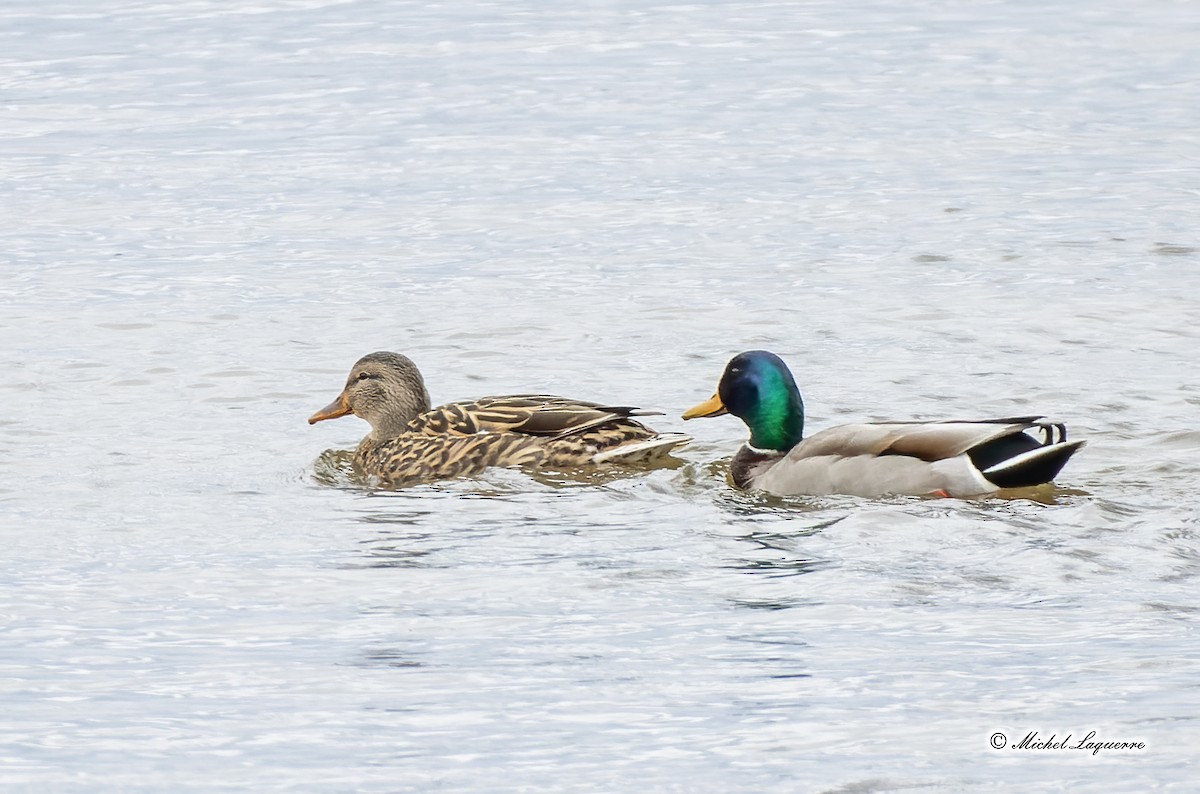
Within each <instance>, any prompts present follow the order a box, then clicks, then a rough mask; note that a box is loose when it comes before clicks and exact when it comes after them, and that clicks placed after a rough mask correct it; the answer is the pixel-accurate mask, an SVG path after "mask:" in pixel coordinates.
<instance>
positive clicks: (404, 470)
mask: <svg viewBox="0 0 1200 794" xmlns="http://www.w3.org/2000/svg"><path fill="white" fill-rule="evenodd" d="M346 414H354V415H355V416H357V417H359V418H361V419H365V420H366V421H367V422H368V423H370V425H371V432H370V433H368V434H367V436H366V437H365V438H364V439H363V440H362V441H361V442H360V443H359V445H358V448H357V449H356V450H355V451H354V467H355V469H356V470H357V471H358V472H359V473H360V474H364V475H367V476H372V477H377V478H378V479H379V481H380V482H381V483H382V484H385V485H405V484H410V483H416V482H428V481H430V480H437V479H442V478H446V477H458V476H464V475H473V474H478V473H480V472H482V471H483V470H484V469H486V468H488V467H489V466H528V467H534V468H536V467H539V466H540V467H545V468H551V469H571V468H576V467H579V466H584V465H589V464H595V463H609V462H619V463H635V462H641V461H649V460H655V459H657V458H660V457H664V456H666V455H667V454H668V453H669V452H670V451H671V450H672V449H674V448H675V447H677V446H680V445H682V444H686V443H687V442H688V441H691V437H690V436H686V435H684V434H682V433H656V432H655V431H653V430H651V429H650V428H648V427H646V426H645V425H643V424H641V423H639V422H635V421H634V420H633V419H630V417H631V416H645V415H651V414H654V412H653V411H641V410H638V409H636V408H630V407H625V406H621V407H615V406H609V405H602V404H600V403H592V402H583V401H582V400H568V399H565V398H563V397H550V396H546V395H540V394H539V395H535V394H518V395H513V396H509V397H481V398H480V399H478V400H470V401H466V402H453V403H447V404H446V405H442V406H440V407H438V408H433V409H430V407H429V392H428V391H426V390H425V381H424V380H423V379H422V378H421V373H420V372H419V371H417V367H416V365H415V364H413V363H412V361H411V360H410V359H409V358H408V357H407V356H402V355H400V354H399V353H371V354H370V355H366V356H363V357H362V358H360V359H359V360H358V362H357V363H356V364H355V365H354V369H352V370H350V376H349V377H348V378H347V379H346V387H345V388H344V389H342V393H341V394H339V395H338V398H337V399H336V400H334V401H333V402H332V403H330V404H329V405H327V406H325V407H324V408H322V409H321V410H320V411H317V412H316V413H315V414H313V415H312V416H310V417H309V419H308V423H309V424H310V425H311V424H315V423H317V422H320V421H322V420H324V419H335V418H337V417H339V416H345V415H346Z"/></svg>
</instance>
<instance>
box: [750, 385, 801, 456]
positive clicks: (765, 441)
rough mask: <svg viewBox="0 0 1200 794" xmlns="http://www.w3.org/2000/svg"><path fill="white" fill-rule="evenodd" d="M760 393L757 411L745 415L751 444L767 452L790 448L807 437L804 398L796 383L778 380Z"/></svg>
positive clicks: (784, 450)
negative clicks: (801, 396) (779, 381)
mask: <svg viewBox="0 0 1200 794" xmlns="http://www.w3.org/2000/svg"><path fill="white" fill-rule="evenodd" d="M774 385H775V388H770V389H764V390H762V391H760V393H759V401H758V404H757V405H756V406H755V407H754V412H753V413H752V414H750V415H749V416H746V417H744V420H745V422H746V425H747V426H748V427H749V428H750V446H752V447H754V448H755V449H757V450H762V451H764V452H787V451H788V450H789V449H791V448H792V447H794V446H796V445H797V444H799V443H800V439H801V438H803V437H804V401H803V400H802V399H800V392H799V390H797V389H796V386H795V384H794V383H777V384H774Z"/></svg>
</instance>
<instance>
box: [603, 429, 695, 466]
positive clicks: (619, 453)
mask: <svg viewBox="0 0 1200 794" xmlns="http://www.w3.org/2000/svg"><path fill="white" fill-rule="evenodd" d="M691 440H692V437H691V436H689V435H687V434H685V433H659V434H658V435H657V436H655V437H654V438H648V439H645V440H644V441H634V442H633V443H630V444H621V445H620V446H616V447H612V448H611V449H605V450H601V451H600V452H597V453H596V454H595V455H593V456H592V462H593V463H647V462H650V461H655V460H658V459H660V458H664V457H666V456H667V455H670V454H671V452H672V451H673V450H674V449H676V448H677V447H682V446H683V445H684V444H687V443H688V442H690V441H691Z"/></svg>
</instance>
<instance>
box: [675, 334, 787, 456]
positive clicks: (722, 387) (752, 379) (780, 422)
mask: <svg viewBox="0 0 1200 794" xmlns="http://www.w3.org/2000/svg"><path fill="white" fill-rule="evenodd" d="M726 413H730V414H733V415H734V416H736V417H737V418H738V419H741V420H742V421H743V422H745V423H746V426H747V427H749V428H750V444H751V445H752V446H754V447H757V448H758V449H769V450H778V451H785V450H788V449H791V448H792V447H794V446H795V445H796V444H797V443H799V441H800V439H801V438H802V437H803V435H804V401H803V400H801V399H800V390H799V389H798V388H796V381H795V379H794V378H792V373H791V370H789V369H788V366H787V364H785V363H783V359H781V358H780V357H779V356H777V355H775V354H774V353H770V352H768V351H766V350H748V351H746V352H745V353H738V354H737V355H736V356H734V357H733V358H732V359H731V360H730V362H729V364H727V365H726V367H725V373H724V374H723V375H721V382H720V384H718V385H717V393H716V394H714V395H713V396H712V399H710V400H708V401H707V402H703V403H701V404H699V405H697V406H695V407H694V408H690V409H688V411H687V412H686V413H684V415H683V418H684V419H698V418H700V417H702V416H721V415H722V414H726Z"/></svg>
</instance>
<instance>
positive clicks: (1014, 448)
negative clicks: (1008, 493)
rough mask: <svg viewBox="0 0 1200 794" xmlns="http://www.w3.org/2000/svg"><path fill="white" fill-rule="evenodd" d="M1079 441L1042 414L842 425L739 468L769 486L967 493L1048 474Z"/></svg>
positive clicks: (794, 490)
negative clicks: (758, 463) (759, 463)
mask: <svg viewBox="0 0 1200 794" xmlns="http://www.w3.org/2000/svg"><path fill="white" fill-rule="evenodd" d="M1027 430H1035V431H1038V433H1039V434H1040V436H1041V438H1035V437H1034V436H1033V435H1030V434H1029V433H1026V432H1025V431H1027ZM1083 443H1084V442H1082V441H1071V442H1068V441H1067V440H1066V428H1065V427H1064V426H1063V425H1061V424H1058V423H1052V422H1048V421H1046V420H1045V419H1044V417H1010V418H1004V419H981V420H970V421H957V420H951V421H938V422H873V423H862V424H852V425H841V426H839V427H833V428H829V429H828V430H823V431H821V432H819V433H816V434H814V435H812V436H810V437H809V438H806V439H805V440H803V441H801V442H800V443H799V444H797V445H796V446H795V447H794V448H792V450H790V451H789V452H788V453H787V454H786V455H785V456H783V457H782V458H779V459H778V460H776V461H763V463H764V464H765V465H762V466H761V468H759V469H757V470H754V469H751V466H752V465H753V463H754V461H753V460H752V459H747V460H746V467H745V469H746V475H745V476H746V477H747V478H748V479H752V481H753V485H754V486H755V487H759V488H763V489H765V490H769V491H772V492H774V493H791V494H802V493H803V494H820V493H849V494H859V495H863V496H874V495H881V494H887V493H897V494H921V493H933V492H939V491H941V492H945V493H947V494H949V495H953V496H969V495H974V494H982V493H989V492H991V491H995V490H997V489H1000V488H1018V487H1025V486H1029V485H1037V484H1040V483H1043V482H1048V481H1050V480H1052V479H1053V478H1054V477H1055V475H1057V474H1058V472H1059V470H1061V469H1062V467H1063V466H1064V465H1065V464H1066V462H1067V460H1068V459H1070V457H1071V455H1073V454H1074V453H1075V452H1076V451H1077V450H1078V449H1079V447H1081V446H1083Z"/></svg>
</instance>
